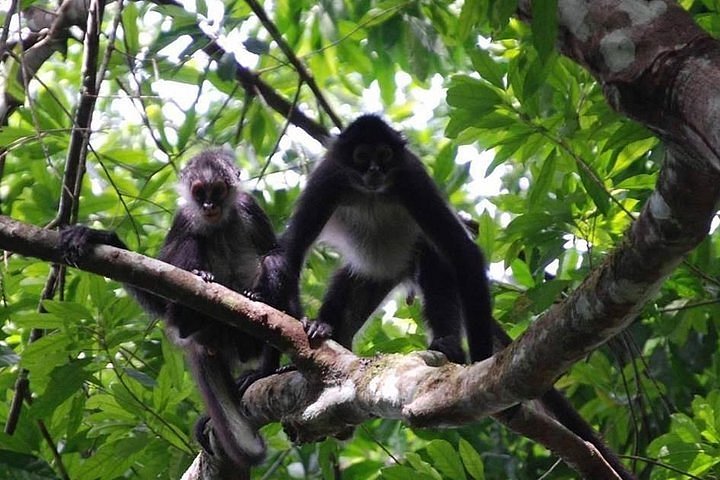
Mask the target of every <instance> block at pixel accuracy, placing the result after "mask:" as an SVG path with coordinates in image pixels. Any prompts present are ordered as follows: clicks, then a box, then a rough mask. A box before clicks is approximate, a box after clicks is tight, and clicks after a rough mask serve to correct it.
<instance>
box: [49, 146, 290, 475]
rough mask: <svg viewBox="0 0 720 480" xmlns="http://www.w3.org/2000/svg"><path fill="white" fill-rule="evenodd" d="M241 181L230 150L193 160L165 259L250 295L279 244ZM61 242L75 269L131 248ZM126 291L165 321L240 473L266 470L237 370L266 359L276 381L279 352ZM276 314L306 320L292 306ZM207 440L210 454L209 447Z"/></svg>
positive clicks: (77, 238) (70, 233)
mask: <svg viewBox="0 0 720 480" xmlns="http://www.w3.org/2000/svg"><path fill="white" fill-rule="evenodd" d="M239 175H240V171H239V169H238V167H237V166H236V165H235V161H234V158H233V156H232V154H230V153H228V152H225V151H222V150H207V151H204V152H202V153H200V154H199V155H197V156H196V157H194V158H193V159H191V160H190V162H189V163H188V165H187V166H186V167H185V168H184V169H183V170H182V171H181V172H180V178H179V191H180V194H181V195H182V197H183V199H184V201H185V203H184V204H183V205H182V206H180V207H179V208H178V210H177V212H176V214H175V218H174V220H173V224H172V227H171V228H170V231H169V232H168V234H167V237H166V239H165V243H164V245H163V247H162V249H161V250H160V253H159V255H158V257H157V258H158V259H160V260H163V261H165V262H167V263H170V264H172V265H175V266H176V267H180V268H182V269H184V270H188V271H191V272H194V273H196V274H198V275H200V276H201V277H202V278H203V279H204V280H206V281H215V282H217V283H220V284H222V285H224V286H226V287H228V288H231V289H233V290H235V291H238V292H246V291H251V290H252V289H253V287H254V286H255V283H256V281H257V279H258V277H259V274H260V262H261V259H262V256H263V255H265V254H266V253H267V252H269V251H270V250H271V249H273V248H275V247H276V246H277V244H276V237H275V233H274V231H273V229H272V226H271V224H270V221H269V219H268V218H267V216H266V215H265V212H263V210H262V209H261V208H260V206H259V205H258V204H257V203H256V202H255V200H254V199H253V198H252V196H251V195H250V194H248V193H246V192H244V191H242V190H241V185H240V178H239ZM61 238H62V243H63V248H64V249H65V252H67V254H66V257H67V260H68V262H69V263H71V264H72V263H75V261H76V259H78V258H80V256H81V255H83V254H84V252H85V251H86V250H87V249H88V248H90V246H91V244H93V243H104V244H110V245H114V246H117V247H120V248H126V246H125V244H124V243H123V242H122V241H121V240H120V239H119V238H118V237H117V235H115V233H114V232H106V231H98V230H92V229H89V228H87V227H82V226H76V227H72V228H69V229H67V230H64V231H63V232H62V234H61ZM125 287H126V288H127V289H128V290H129V292H130V293H131V294H132V295H133V296H134V297H135V298H136V299H137V300H138V302H139V303H140V304H141V305H142V307H143V308H144V309H145V310H146V311H148V312H149V313H151V314H153V315H156V316H160V317H162V318H164V319H165V321H166V325H167V327H168V329H169V331H168V336H169V337H170V338H171V339H173V340H174V341H175V342H176V343H177V344H178V345H180V346H181V347H182V348H183V349H184V351H185V354H186V355H187V358H188V360H189V364H190V367H191V370H192V374H193V377H194V379H195V382H196V383H197V385H198V387H199V390H200V393H201V394H202V398H203V400H204V402H205V406H206V408H207V411H208V414H209V416H210V418H211V419H212V424H213V429H214V432H215V434H216V437H217V438H218V440H219V442H220V445H221V448H222V449H223V450H224V453H225V454H226V455H227V457H228V458H229V459H230V460H232V461H233V462H234V463H236V464H237V465H239V466H247V465H248V464H256V463H258V462H259V461H260V460H261V459H262V458H263V456H264V453H265V445H264V443H263V441H262V439H261V437H260V436H259V434H258V433H257V432H256V431H255V430H254V428H252V426H251V425H250V424H249V423H248V421H247V420H246V418H245V417H244V416H243V414H242V412H241V410H240V408H239V398H240V392H239V391H238V388H237V384H236V380H235V378H236V373H237V372H236V370H235V369H236V368H238V366H242V364H245V363H246V362H249V361H251V360H256V359H258V358H259V359H260V367H259V370H258V371H256V372H255V374H254V375H253V378H257V377H259V376H264V375H269V374H271V373H273V372H274V371H275V370H276V369H277V368H278V366H279V359H280V356H279V355H280V354H279V352H278V351H277V350H275V349H273V348H271V347H270V346H268V345H267V344H265V342H263V341H262V340H260V339H257V338H254V337H252V336H250V335H248V334H245V333H243V332H241V331H239V330H236V329H234V328H232V327H230V326H228V325H225V324H223V323H221V322H219V321H216V320H213V319H212V318H209V317H207V316H205V315H203V314H201V313H200V312H197V311H195V310H192V309H190V308H187V307H184V306H182V305H179V304H176V303H173V302H168V301H166V300H165V299H163V298H160V297H158V296H155V295H152V294H150V293H148V292H146V291H144V290H139V289H137V288H134V287H132V286H130V285H126V286H125ZM274 306H275V307H277V308H280V309H283V310H288V311H289V312H290V313H291V314H296V315H297V314H298V313H299V312H297V311H294V310H293V308H292V307H291V306H289V305H287V304H276V305H274ZM246 385H247V383H246ZM200 440H201V443H203V446H205V447H206V448H207V447H208V445H207V443H206V442H207V439H203V438H202V437H201V438H200ZM202 440H205V442H203V441H202Z"/></svg>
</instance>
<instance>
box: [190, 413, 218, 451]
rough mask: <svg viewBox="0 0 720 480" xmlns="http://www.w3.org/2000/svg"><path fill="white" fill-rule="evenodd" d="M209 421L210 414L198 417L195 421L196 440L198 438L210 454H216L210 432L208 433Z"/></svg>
mask: <svg viewBox="0 0 720 480" xmlns="http://www.w3.org/2000/svg"><path fill="white" fill-rule="evenodd" d="M209 421H210V417H209V416H207V415H202V416H201V417H200V418H198V420H197V422H195V440H197V442H198V443H199V444H200V446H201V447H202V449H203V450H205V451H206V452H207V453H209V454H210V455H214V454H215V453H214V452H213V449H212V447H211V446H210V434H209V433H208V422H209Z"/></svg>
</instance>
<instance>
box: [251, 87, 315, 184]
mask: <svg viewBox="0 0 720 480" xmlns="http://www.w3.org/2000/svg"><path fill="white" fill-rule="evenodd" d="M303 82H304V79H303V78H300V81H299V82H298V86H297V90H296V91H295V98H293V103H292V104H293V108H295V106H297V102H298V100H299V99H300V90H301V89H302V85H303ZM289 126H290V119H286V120H285V124H284V125H283V128H282V130H281V131H280V135H278V137H277V140H276V141H275V146H274V147H273V149H272V151H271V152H270V155H268V157H267V160H266V161H265V165H263V168H262V170H261V171H260V175H258V177H257V183H256V185H257V184H258V183H260V180H262V179H263V177H264V176H265V172H266V171H267V169H268V167H269V166H270V161H271V160H272V157H273V155H275V154H276V153H277V151H278V149H279V148H280V141H281V140H282V139H283V137H284V136H285V132H287V129H288V127H289Z"/></svg>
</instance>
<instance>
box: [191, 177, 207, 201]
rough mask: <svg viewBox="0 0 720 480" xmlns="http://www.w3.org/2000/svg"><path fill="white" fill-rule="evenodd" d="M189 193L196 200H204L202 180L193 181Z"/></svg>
mask: <svg viewBox="0 0 720 480" xmlns="http://www.w3.org/2000/svg"><path fill="white" fill-rule="evenodd" d="M190 194H191V195H192V197H193V199H195V201H196V202H204V201H205V184H204V183H203V182H201V181H200V180H197V181H195V182H193V184H192V186H191V187H190Z"/></svg>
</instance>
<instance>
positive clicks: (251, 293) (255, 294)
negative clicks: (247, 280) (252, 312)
mask: <svg viewBox="0 0 720 480" xmlns="http://www.w3.org/2000/svg"><path fill="white" fill-rule="evenodd" d="M240 293H242V294H243V295H245V296H246V297H247V298H249V299H250V300H252V301H253V302H262V303H267V302H266V301H265V295H263V294H262V292H259V291H257V290H250V289H249V288H246V289H244V290H243V291H242V292H240Z"/></svg>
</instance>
